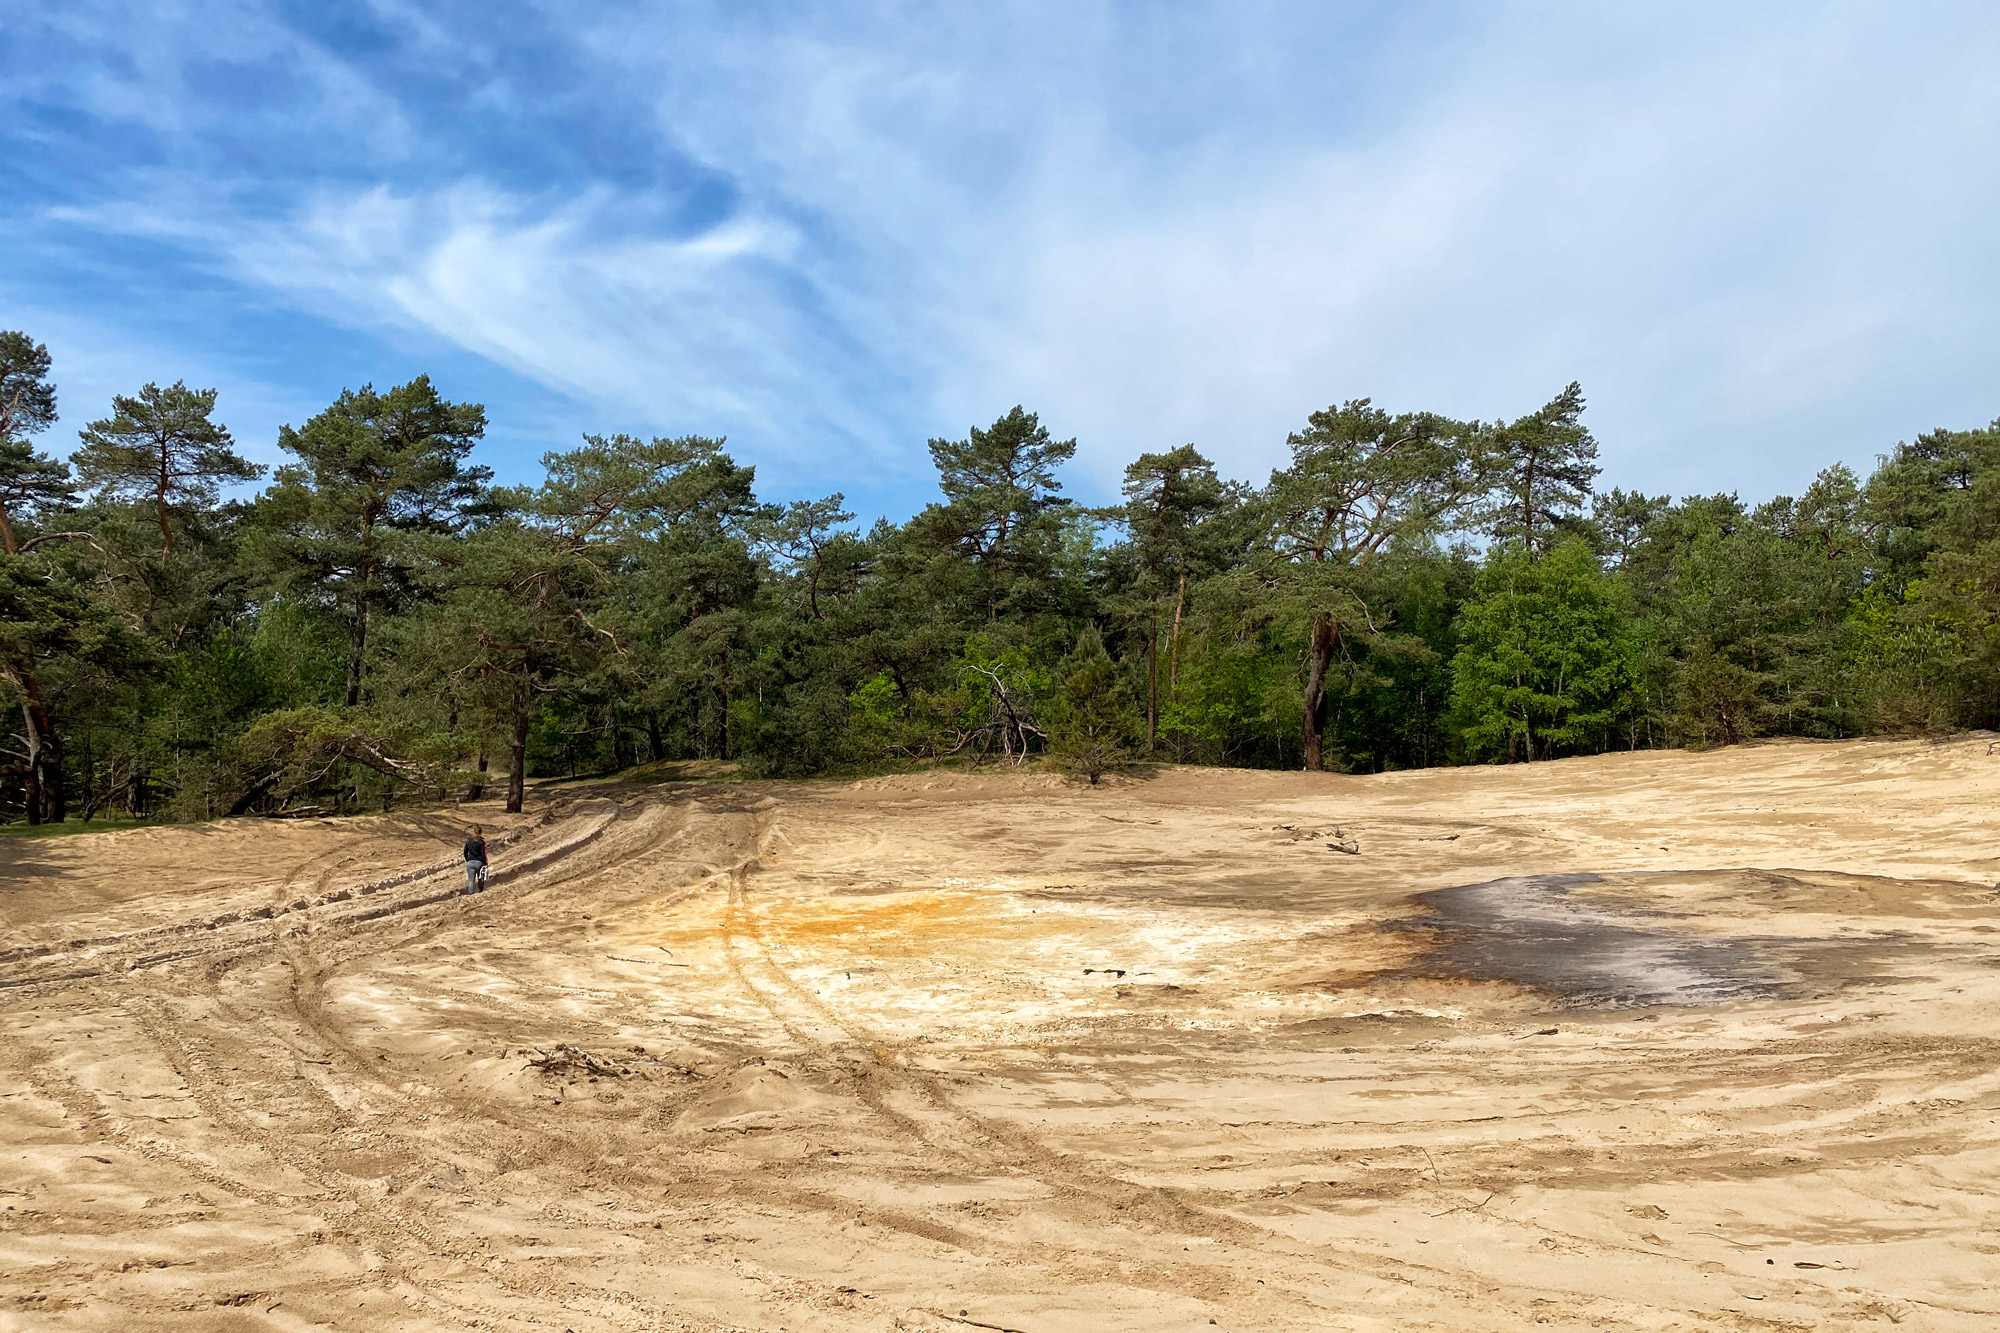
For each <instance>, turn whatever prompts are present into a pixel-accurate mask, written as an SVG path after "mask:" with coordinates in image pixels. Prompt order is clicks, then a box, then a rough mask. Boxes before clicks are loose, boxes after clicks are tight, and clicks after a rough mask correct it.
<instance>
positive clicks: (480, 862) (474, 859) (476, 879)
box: [465, 824, 486, 893]
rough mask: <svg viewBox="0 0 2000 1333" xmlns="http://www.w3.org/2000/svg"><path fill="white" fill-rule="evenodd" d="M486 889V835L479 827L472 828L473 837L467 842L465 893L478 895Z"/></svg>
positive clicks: (475, 825)
mask: <svg viewBox="0 0 2000 1333" xmlns="http://www.w3.org/2000/svg"><path fill="white" fill-rule="evenodd" d="M485 887H486V834H485V832H484V830H482V829H481V828H480V827H479V825H477V824H474V825H473V826H472V836H471V837H469V838H467V839H466V840H465V891H466V892H467V893H478V892H479V891H480V890H481V889H483V888H485Z"/></svg>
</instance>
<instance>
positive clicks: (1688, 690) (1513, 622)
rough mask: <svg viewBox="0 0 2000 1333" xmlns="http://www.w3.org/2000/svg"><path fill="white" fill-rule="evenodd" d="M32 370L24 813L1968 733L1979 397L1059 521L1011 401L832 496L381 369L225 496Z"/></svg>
mask: <svg viewBox="0 0 2000 1333" xmlns="http://www.w3.org/2000/svg"><path fill="white" fill-rule="evenodd" d="M51 370H52V367H51V364H50V360H49V357H48V353H47V349H46V348H44V347H42V346H41V345H40V344H38V343H35V342H34V341H32V340H31V339H29V338H28V337H27V336H26V335H25V334H22V333H18V332H16V333H0V692H4V694H5V695H6V698H5V700H4V702H6V703H7V704H8V705H9V707H8V709H7V710H6V715H7V716H10V717H17V719H18V720H17V721H16V722H15V723H14V724H13V726H12V728H11V729H10V736H9V739H8V740H7V741H6V742H4V748H0V818H5V817H19V818H21V819H23V820H26V821H30V822H34V821H40V822H41V823H42V824H44V825H46V826H48V827H52V828H54V827H64V828H66V827H69V826H70V823H69V822H65V821H71V822H73V821H72V816H73V815H75V814H76V813H79V812H80V813H83V814H85V815H88V816H90V817H91V818H93V819H99V818H103V817H107V816H109V817H115V818H119V819H146V818H159V817H170V818H201V817H208V816H215V815H225V814H229V813H231V812H251V813H254V812H261V813H278V812H281V811H282V812H298V811H302V810H314V811H324V812H339V811H355V810H366V809H379V808H382V806H383V805H384V804H385V803H392V802H396V801H438V800H449V799H465V798H484V797H486V796H488V795H489V794H494V793H495V791H496V789H498V791H500V792H504V795H505V797H506V799H507V801H508V802H509V804H510V805H513V806H515V807H517V808H518V807H519V806H520V804H521V802H522V800H523V797H524V793H525V789H526V786H527V784H528V782H530V781H531V780H542V779H563V780H567V779H568V778H569V777H570V776H571V775H576V776H578V777H583V776H587V775H592V774H604V773H610V772H616V771H622V770H627V769H631V768H633V767H634V766H641V767H642V768H644V767H645V766H653V765H666V764H671V763H674V762H679V761H697V762H699V763H700V764H703V765H706V766H710V767H714V768H724V767H726V768H727V769H728V770H729V771H731V772H737V771H741V772H745V773H762V774H792V775H800V774H811V773H824V772H835V771H848V772H852V771H866V770H869V769H871V768H878V767H881V766H885V765H893V766H907V765H912V764H935V763H946V762H953V763H971V764H984V763H988V762H997V763H1003V764H1020V763H1024V762H1028V761H1031V760H1035V761H1039V760H1044V759H1046V760H1048V761H1050V762H1053V763H1055V764H1057V765H1060V766H1062V767H1064V768H1066V769H1068V770H1070V771H1073V772H1076V773H1078V774H1080V775H1082V776H1085V777H1087V778H1092V779H1095V778H1096V777H1098V776H1101V775H1102V774H1103V773H1104V772H1106V771H1109V770H1110V769H1112V768H1114V767H1116V766H1118V765H1119V764H1121V763H1125V762H1130V761H1132V760H1134V759H1138V758H1163V759H1172V760H1178V761H1181V762H1187V763H1215V764H1242V765H1262V766H1276V767H1285V768H1296V767H1301V766H1303V767H1306V768H1311V769H1320V768H1338V769H1342V770H1345V771H1351V772H1361V771H1379V770H1383V769H1391V768H1404V767H1411V766H1418V765H1426V764H1438V763H1448V762H1457V761H1463V760H1491V759H1506V758H1516V759H1524V760H1525V759H1530V758H1533V759H1543V758H1549V757H1554V756H1558V755H1566V754H1582V753H1588V752H1590V751H1593V750H1597V749H1602V748H1606V747H1610V746H1634V747H1636V746H1642V745H1664V744H1688V745H1712V744H1727V743H1731V742H1734V741H1740V740H1745V739H1748V738H1751V737H1755V736H1763V735H1810V736H1841V735H1856V734H1866V733H1871V732H1885V731H1886V732H1904V731H1937V730H1942V729H1948V728H1952V727H1963V726H1994V725H2000V427H1989V428H1987V429H1983V430H1972V431H1951V430H1940V431H1932V432H1929V433H1927V434H1924V435H1921V436H1918V437H1916V438H1915V440H1913V441H1912V442H1909V443H1904V444H1899V445H1897V446H1896V447H1895V448H1894V449H1893V450H1891V451H1890V452H1889V453H1888V455H1887V456H1885V457H1884V458H1883V459H1882V461H1881V464H1880V466H1878V467H1877V468H1876V469H1875V471H1874V472H1873V474H1872V475H1870V476H1869V477H1867V478H1866V479H1863V478H1861V477H1859V476H1857V475H1855V474H1854V473H1853V472H1851V471H1849V470H1848V469H1846V468H1842V467H1833V468H1829V469H1827V470H1826V471H1824V472H1822V473H1821V474H1820V475H1819V476H1818V477H1816V478H1814V479H1813V480H1812V482H1811V484H1810V485H1808V486H1807V487H1806V488H1805V490H1804V491H1803V492H1802V493H1801V494H1799V495H1798V496H1796V497H1792V496H1778V497H1775V498H1773V499H1772V500H1770V501H1768V502H1767V503H1763V504H1758V505H1754V506H1752V505H1747V504H1745V503H1744V502H1743V501H1742V500H1740V499H1739V498H1738V497H1736V496H1734V495H1727V494H1724V495H1708V496H1690V497H1686V498H1683V499H1681V500H1679V501H1673V500H1670V499H1669V498H1667V497H1664V496H1660V497H1655V496H1648V495H1645V494H1643V493H1638V492H1631V491H1626V490H1618V489H1614V490H1610V491H1607V492H1603V493H1597V492H1595V491H1594V489H1593V487H1594V483H1595V479H1596V476H1597V467H1598V465H1597V444H1596V441H1595V439H1594V438H1593V436H1592V434H1591V432H1590V430H1589V429H1588V428H1587V427H1586V425H1585V424H1584V400H1583V395H1582V391H1581V390H1580V388H1578V387H1577V386H1575V385H1571V386H1568V387H1567V388H1565V389H1564V390H1563V392H1562V393H1560V394H1558V395H1557V396H1556V397H1555V398H1554V399H1552V400H1551V401H1550V402H1549V403H1547V404H1545V405H1543V406H1542V407H1540V408H1538V409H1536V410H1535V411H1533V412H1530V413H1528V414H1526V415H1524V416H1520V417H1516V418H1514V419H1512V420H1502V421H1496V422H1491V423H1481V422H1467V421H1456V420H1452V419H1449V418H1446V417H1443V416H1440V415H1437V414H1435V413H1428V412H1390V411H1387V410H1384V409H1381V408H1377V407H1375V406H1374V405H1373V404H1372V403H1371V402H1369V401H1368V400H1367V399H1351V400H1348V401H1345V402H1343V403H1340V404H1339V405H1336V406H1332V407H1328V408H1326V409H1324V410H1323V411H1319V412H1315V413H1313V414H1312V415H1311V416H1310V417H1309V418H1308V419H1307V421H1306V422H1305V423H1304V425H1303V426H1302V427H1301V428H1300V429H1299V430H1298V431H1296V432H1294V433H1293V434H1292V435H1291V436H1290V437H1289V439H1288V441H1287V443H1288V446H1289V456H1288V458H1287V461H1286V465H1285V466H1284V467H1282V468H1279V469H1278V470H1276V471H1274V472H1273V473H1272V474H1271V475H1270V477H1269V479H1268V481H1267V482H1266V483H1265V484H1264V485H1263V486H1261V487H1251V486H1248V485H1245V484H1242V483H1240V482H1232V481H1228V480H1225V479H1224V478H1222V477H1221V476H1219V475H1218V473H1217V470H1216V468H1215V467H1214V465H1213V464H1212V463H1211V462H1210V461H1209V460H1208V459H1207V458H1205V457H1204V456H1203V455H1202V454H1201V453H1200V452H1199V451H1198V450H1196V449H1195V447H1194V446H1193V445H1182V446H1179V447H1177V448H1172V449H1167V450H1163V451H1160V452H1148V453H1144V454H1142V455H1140V456H1139V457H1138V458H1137V459H1135V460H1134V461H1133V462H1132V463H1131V465H1130V466H1129V467H1128V468H1127V469H1126V470H1125V474H1124V479H1123V485H1122V488H1121V493H1120V495H1119V497H1118V503H1116V504H1113V505H1111V506H1108V507H1106V508H1104V509H1090V508H1087V507H1084V506H1081V505H1077V504H1072V503H1070V502H1069V501H1068V500H1067V499H1066V498H1065V497H1064V495H1063V493H1062V492H1063V487H1062V476H1061V470H1062V468H1063V466H1064V465H1065V464H1066V463H1067V462H1068V461H1069V460H1070V459H1071V458H1072V456H1073V455H1074V453H1075V451H1076V442H1075V441H1074V440H1057V439H1056V438H1054V436H1053V434H1052V432H1051V431H1050V430H1049V429H1048V428H1046V427H1045V426H1044V425H1043V424H1042V423H1041V421H1040V420H1039V418H1037V417H1036V415H1035V414H1033V413H1031V412H1028V411H1026V410H1025V409H1024V408H1021V407H1016V408H1013V409H1011V410H1010V411H1008V412H1006V413H1005V414H1003V415H1001V416H1000V417H998V418H997V419H996V420H995V421H994V422H993V423H992V424H991V425H990V426H986V427H983V428H976V429H973V430H971V431H969V432H968V434H967V435H966V436H965V438H963V439H959V440H942V439H940V440H933V441H931V447H930V453H931V458H932V461H933V463H934V464H935V466H936V468H937V473H938V492H939V493H938V498H937V500H936V502H935V503H932V504H930V505H927V506H926V507H925V508H924V509H923V510H922V512H920V513H918V514H917V515H916V516H915V517H913V518H911V519H910V520H909V521H908V522H903V523H894V522H890V521H888V520H886V519H881V520H877V521H875V522H874V523H873V524H872V525H870V526H869V527H867V528H866V529H865V530H864V529H862V528H860V527H859V526H857V525H856V522H855V516H854V514H853V513H852V511H850V510H849V509H848V508H847V507H846V504H845V502H844V501H843V500H842V498H841V497H840V496H839V495H837V494H836V495H831V496H826V497H823V498H816V499H815V498H804V499H792V500H790V501H789V502H787V503H785V504H783V505H775V504H768V503H765V502H763V501H761V500H760V499H759V498H758V496H757V494H756V489H755V480H756V478H755V474H754V472H753V470H752V469H751V468H749V467H746V466H743V465H741V464H739V463H737V462H736V461H735V460H734V459H732V458H731V457H730V456H729V454H728V453H727V452H726V451H725V449H724V447H723V442H722V441H721V440H716V439H709V438H706V437H702V436H698V435H686V436H679V437H673V438H666V437H660V438H650V439H642V438H639V437H634V436H629V435H589V436H586V437H584V438H583V440H582V441H581V442H580V443H579V444H578V445H577V446H576V447H574V448H571V449H568V450H563V451H557V452H551V453H549V454H546V455H545V456H544V457H543V459H542V476H541V479H540V480H539V482H538V483H536V484H531V485H521V486H508V487H502V486H496V485H494V484H493V479H492V474H491V472H490V471H489V470H488V469H486V468H485V467H483V466H480V465H479V464H477V463H476V462H475V461H474V459H473V451H474V449H475V447H476V446H477V445H478V443H479V441H480V439H481V438H482V436H483V434H484V431H485V426H486V417H485V412H484V410H483V409H482V408H480V407H479V406H478V405H476V404H464V403H454V402H451V401H449V400H447V399H446V398H445V397H443V396H442V395H441V394H440V393H439V391H438V390H437V388H436V387H435V386H433V385H432V384H431V382H430V381H429V379H427V378H424V377H421V376H420V377H418V378H416V379H414V380H412V381H410V382H409V383H407V384H403V385H399V386H396V387H394V388H391V389H389V390H387V391H384V392H377V391H376V390H374V389H373V388H370V387H366V386H364V387H363V388H361V389H359V390H353V391H347V392H343V393H342V394H341V395H340V396H339V398H338V399H337V400H336V401H335V402H333V403H332V404H331V405H329V406H328V407H327V408H326V410H324V411H322V412H320V413H317V414H316V415H314V416H313V417H312V418H311V419H310V420H308V421H307V422H306V423H305V424H304V425H303V426H300V427H297V428H290V427H288V428H286V429H285V430H284V431H282V432H281V434H280V437H279V440H278V443H279V444H280V446H281V447H282V448H283V449H285V450H286V451H287V453H288V454H289V455H290V458H291V461H290V462H289V463H288V464H287V465H286V466H284V467H282V468H280V469H279V470H278V472H277V474H276V476H275V477H273V478H272V479H271V482H270V484H269V485H268V486H266V487H265V488H264V489H263V490H262V491H261V492H260V493H259V494H258V495H257V496H256V497H255V498H254V499H253V500H250V501H248V502H243V503H234V502H230V501H227V500H225V498H224V493H225V491H226V489H227V488H228V487H229V486H230V485H232V484H235V483H241V482H246V481H250V480H253V479H254V475H255V473H256V471H257V470H256V469H255V468H254V467H253V466H252V465H250V464H248V463H247V462H245V461H244V460H243V459H242V458H241V457H240V456H239V455H237V454H236V453H235V451H234V447H233V441H232V440H231V437H230V435H229V432H228V430H227V429H226V427H225V426H224V425H223V423H222V422H221V421H220V420H219V419H218V404H217V399H216V396H215V394H214V393H213V392H212V391H209V390H193V389H189V388H187V386H185V385H184V384H174V385H172V386H169V387H167V388H160V387H159V386H157V385H152V384H149V385H147V386H145V387H144V388H143V389H142V390H141V391H140V392H138V393H137V394H135V395H132V396H129V397H119V398H117V399H114V400H113V402H112V404H111V411H110V413H109V414H108V415H106V416H103V417H102V418H101V419H99V420H96V421H94V422H93V423H92V424H91V425H90V426H89V427H87V428H86V429H85V430H84V431H83V432H81V436H80V441H79V443H80V448H79V449H78V451H77V454H76V462H77V468H78V471H79V472H80V474H81V476H80V481H79V479H78V478H73V477H72V476H71V471H70V467H69V465H68V464H67V463H66V462H64V461H62V460H61V459H59V458H57V457H54V456H53V455H52V454H50V453H45V452H38V451H37V450H36V449H35V448H34V447H33V446H34V441H35V439H36V437H37V436H38V435H39V434H40V433H42V432H45V431H46V429H47V428H48V427H49V426H50V425H51V424H52V423H53V422H54V420H55V410H56V395H55V387H54V384H53V382H52V380H51ZM79 484H81V486H82V487H83V489H84V490H85V491H86V492H88V494H87V496H86V497H84V498H82V499H79V496H78V494H77V488H78V485H79ZM1478 541H1490V542H1491V543H1492V545H1491V546H1490V548H1489V549H1487V550H1486V551H1485V553H1484V555H1483V557H1482V556H1481V555H1480V554H1479V552H1478V551H1477V550H1475V549H1474V547H1473V546H1472V545H1470V544H1469V543H1474V542H1478ZM652 771H655V772H657V771H661V770H660V769H658V768H654V769H652Z"/></svg>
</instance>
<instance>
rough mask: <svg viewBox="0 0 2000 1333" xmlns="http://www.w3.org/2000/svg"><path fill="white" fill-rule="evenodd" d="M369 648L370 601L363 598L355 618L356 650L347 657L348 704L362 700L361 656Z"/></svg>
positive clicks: (350, 706)
mask: <svg viewBox="0 0 2000 1333" xmlns="http://www.w3.org/2000/svg"><path fill="white" fill-rule="evenodd" d="M367 650H368V603H367V601H366V600H363V601H362V603H361V605H360V607H359V608H358V609H357V611H356V614H355V619H354V651H353V652H352V653H350V654H349V655H348V658H347V706H348V707H349V708H353V707H354V706H355V705H356V704H359V703H360V702H361V656H362V654H363V653H365V652H366V651H367Z"/></svg>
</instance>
